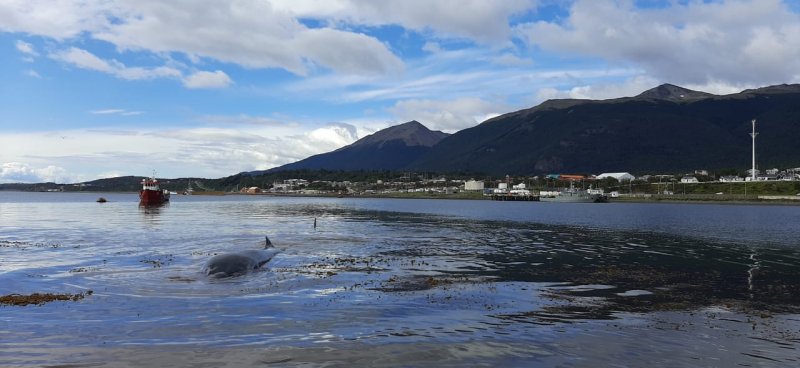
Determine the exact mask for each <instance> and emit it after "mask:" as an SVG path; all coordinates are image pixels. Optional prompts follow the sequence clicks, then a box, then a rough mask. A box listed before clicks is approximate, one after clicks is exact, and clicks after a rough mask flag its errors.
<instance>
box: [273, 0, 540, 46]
mask: <svg viewBox="0 0 800 368" xmlns="http://www.w3.org/2000/svg"><path fill="white" fill-rule="evenodd" d="M537 3H538V1H535V0H506V1H484V0H437V1H429V0H383V1H373V0H341V1H323V2H320V1H314V0H295V1H277V2H275V4H274V6H275V7H276V8H278V9H282V10H286V11H290V12H292V13H294V14H297V15H298V16H300V17H310V18H320V19H333V20H334V21H339V22H346V23H352V24H360V25H370V26H382V25H389V24H394V25H400V26H402V27H404V28H406V29H411V30H415V31H420V32H433V33H435V34H436V35H437V36H439V37H456V38H466V39H471V40H475V41H478V42H482V43H498V42H505V41H507V40H508V39H507V38H508V36H509V34H510V28H509V18H510V17H511V16H513V15H516V14H520V13H524V12H526V11H530V10H531V9H534V8H535V7H536V4H537Z"/></svg>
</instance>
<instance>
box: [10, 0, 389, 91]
mask: <svg viewBox="0 0 800 368" xmlns="http://www.w3.org/2000/svg"><path fill="white" fill-rule="evenodd" d="M281 3H282V2H278V3H277V6H275V5H273V4H271V3H270V2H268V1H250V0H238V1H231V2H228V1H225V2H220V1H216V0H202V1H201V0H183V1H169V2H164V1H158V0H136V1H134V0H129V1H126V0H122V1H116V2H106V1H84V0H66V1H59V2H52V1H44V0H9V1H5V2H3V3H0V30H3V31H6V32H23V33H28V34H31V35H41V36H46V37H51V38H53V39H56V40H59V41H65V40H68V39H71V38H75V37H79V36H82V35H86V36H87V37H90V38H94V39H99V40H104V41H108V42H110V43H112V44H114V45H115V46H117V49H118V50H119V51H126V50H132V51H146V52H151V53H154V54H156V55H162V56H163V55H166V54H168V53H173V52H176V53H182V54H184V55H186V56H187V57H188V58H189V59H190V60H192V62H194V63H200V62H202V58H211V59H215V60H218V61H223V62H230V63H235V64H238V65H241V66H245V67H248V68H283V69H286V70H288V71H290V72H292V73H295V74H298V75H307V74H308V73H309V72H310V71H312V70H314V69H316V68H320V67H321V68H328V69H331V70H333V71H336V72H342V73H352V74H380V73H393V72H397V71H400V70H402V68H403V63H402V61H401V60H400V59H399V58H398V57H397V56H395V55H394V54H393V53H392V52H391V51H390V50H389V49H388V48H387V47H386V45H384V44H383V43H382V42H381V41H379V40H377V39H375V38H374V37H370V36H367V35H364V34H360V33H356V32H350V31H347V30H338V29H333V28H309V27H306V26H305V25H304V24H302V23H301V22H299V21H298V19H297V18H296V14H293V13H291V12H288V11H285V10H280V9H276V8H279V7H280V5H281ZM62 56H63V57H65V58H67V59H71V60H72V62H73V63H74V64H76V65H81V66H82V67H84V68H87V69H92V70H98V71H106V72H108V73H111V72H114V73H115V74H116V75H118V76H119V77H121V78H124V79H146V78H148V77H147V76H146V75H150V74H152V73H158V72H162V73H164V72H169V71H167V70H164V69H160V70H159V69H158V68H156V70H152V69H143V68H139V69H134V68H133V67H128V68H122V67H120V66H119V65H115V63H113V62H109V61H104V60H97V59H93V58H92V57H91V56H90V55H85V54H84V55H79V54H78V52H76V51H75V50H70V52H68V53H66V54H63V55H62ZM173 76H174V75H173Z"/></svg>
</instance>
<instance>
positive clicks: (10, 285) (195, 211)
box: [0, 192, 800, 367]
mask: <svg viewBox="0 0 800 368" xmlns="http://www.w3.org/2000/svg"><path fill="white" fill-rule="evenodd" d="M100 196H102V197H105V198H107V199H108V202H107V203H96V202H95V200H96V199H97V198H98V197H100ZM315 224H316V226H315ZM265 236H268V237H269V239H270V240H271V241H272V243H273V244H274V245H275V246H276V247H277V248H279V249H280V250H281V251H280V253H278V255H277V256H276V257H275V258H273V259H272V260H271V261H270V262H269V263H267V264H266V265H265V266H264V267H262V268H261V269H259V270H256V271H255V272H252V273H250V274H247V275H244V276H240V277H233V278H227V279H214V278H208V277H206V276H205V275H204V274H203V273H202V271H201V270H202V268H203V265H204V264H205V262H206V261H207V260H208V259H209V258H210V257H212V256H213V255H215V254H222V253H229V252H237V251H243V250H250V249H259V248H262V247H263V246H264V237H265ZM90 291H91V292H90ZM33 293H53V294H69V295H80V296H82V297H83V298H82V299H79V298H76V299H77V300H69V301H53V302H49V303H43V304H40V305H26V306H19V305H0V336H2V337H0V365H2V366H43V365H53V366H57V365H75V366H109V367H116V366H198V365H203V366H253V365H266V366H303V367H307V366H326V367H329V366H431V365H433V366H534V365H535V366H544V367H548V366H575V367H582V366H586V367H593V366H632V367H635V366H654V365H655V366H687V367H688V366H719V367H731V366H739V365H741V366H776V367H778V366H796V365H798V364H800V361H799V360H800V351H798V344H800V315H798V312H800V206H780V205H777V206H776V205H753V204H747V205H738V204H737V205H733V204H665V203H608V204H580V203H537V202H492V201H469V200H414V199H369V198H300V197H273V196H260V195H253V196H243V195H228V196H173V197H172V201H171V203H168V204H166V205H164V206H161V207H140V206H138V203H137V196H136V194H132V193H22V192H0V295H12V294H20V295H30V294H33Z"/></svg>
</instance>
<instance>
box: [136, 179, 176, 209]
mask: <svg viewBox="0 0 800 368" xmlns="http://www.w3.org/2000/svg"><path fill="white" fill-rule="evenodd" d="M168 201H169V191H168V190H166V189H163V190H162V189H161V188H160V187H159V186H158V180H156V177H155V176H153V177H150V178H146V179H142V190H140V191H139V204H143V205H145V206H149V205H159V204H163V203H164V202H168Z"/></svg>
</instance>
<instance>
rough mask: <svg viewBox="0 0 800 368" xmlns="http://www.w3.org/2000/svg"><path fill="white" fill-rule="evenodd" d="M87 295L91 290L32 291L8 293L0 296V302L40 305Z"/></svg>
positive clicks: (73, 299) (3, 303) (78, 298)
mask: <svg viewBox="0 0 800 368" xmlns="http://www.w3.org/2000/svg"><path fill="white" fill-rule="evenodd" d="M89 295H92V291H91V290H87V291H86V292H83V293H78V294H52V293H33V294H30V295H21V294H9V295H3V296H0V304H2V305H16V306H20V307H24V306H26V305H30V304H34V305H42V304H44V303H49V302H54V301H57V300H60V301H70V300H71V301H73V302H77V301H78V300H81V299H83V298H85V297H86V296H89Z"/></svg>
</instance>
